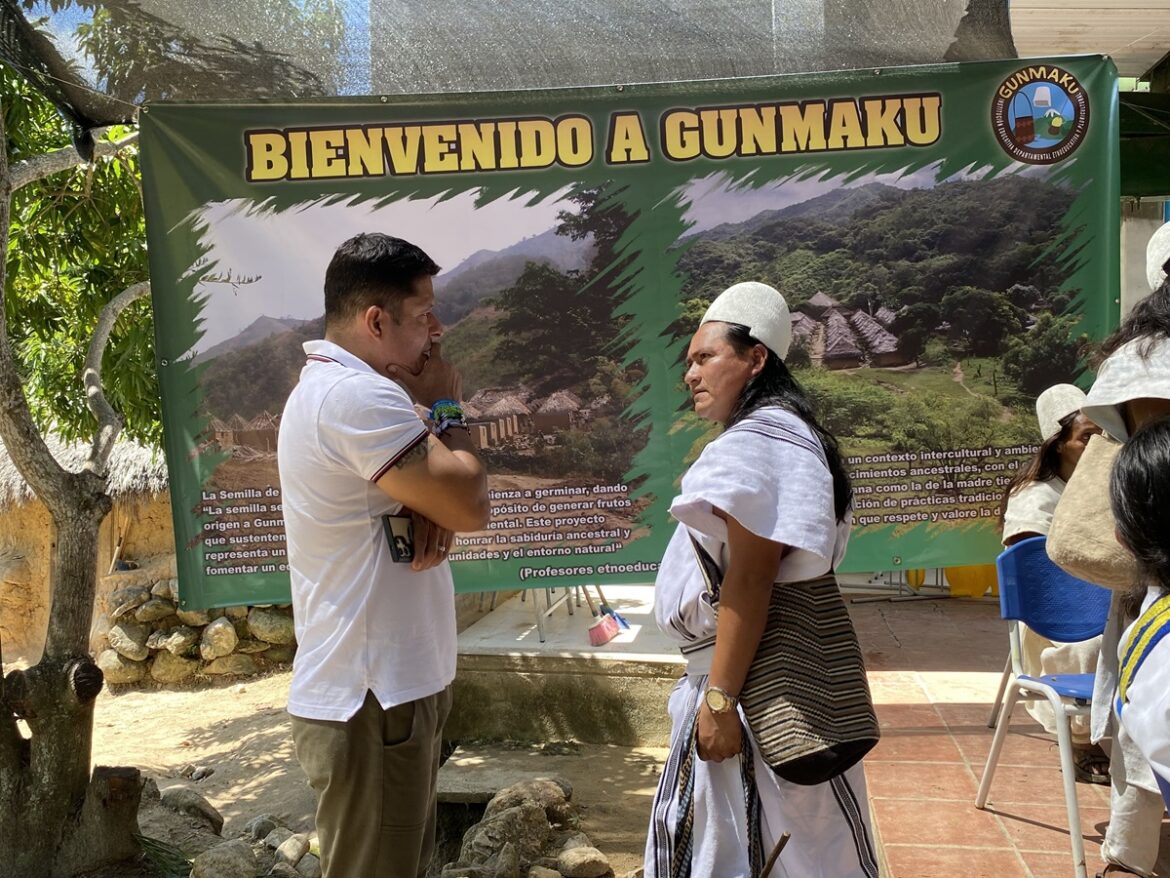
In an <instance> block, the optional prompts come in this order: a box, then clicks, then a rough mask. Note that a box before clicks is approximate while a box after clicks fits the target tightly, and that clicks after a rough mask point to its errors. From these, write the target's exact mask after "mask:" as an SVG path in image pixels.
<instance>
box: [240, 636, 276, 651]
mask: <svg viewBox="0 0 1170 878" xmlns="http://www.w3.org/2000/svg"><path fill="white" fill-rule="evenodd" d="M270 646H272V644H271V643H265V642H264V641H263V640H253V639H252V638H250V637H248V638H243V639H241V640H240V642H239V643H237V644H236V652H239V653H243V654H244V655H255V654H256V653H258V652H264V650H266V649H268V648H269V647H270Z"/></svg>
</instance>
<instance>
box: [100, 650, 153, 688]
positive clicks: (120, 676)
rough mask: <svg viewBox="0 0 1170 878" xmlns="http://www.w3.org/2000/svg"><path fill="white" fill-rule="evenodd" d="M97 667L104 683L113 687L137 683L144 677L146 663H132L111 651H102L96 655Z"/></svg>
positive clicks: (130, 660)
mask: <svg viewBox="0 0 1170 878" xmlns="http://www.w3.org/2000/svg"><path fill="white" fill-rule="evenodd" d="M97 666H98V667H99V668H101V669H102V674H104V675H105V678H106V682H107V683H110V684H113V685H117V684H119V683H137V682H138V681H139V680H141V679H142V678H143V677H145V676H146V662H136V661H133V660H132V659H128V658H126V656H124V655H120V654H119V653H118V652H117V651H116V650H113V649H103V650H102V651H101V653H99V654H98V657H97Z"/></svg>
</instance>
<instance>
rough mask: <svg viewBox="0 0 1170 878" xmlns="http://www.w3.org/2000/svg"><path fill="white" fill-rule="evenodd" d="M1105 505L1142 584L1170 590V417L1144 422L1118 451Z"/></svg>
mask: <svg viewBox="0 0 1170 878" xmlns="http://www.w3.org/2000/svg"><path fill="white" fill-rule="evenodd" d="M1109 503H1110V505H1111V506H1112V508H1113V518H1114V520H1115V521H1116V522H1117V532H1118V534H1119V535H1120V536H1121V541H1122V542H1123V543H1124V544H1125V545H1126V546H1127V547H1128V548H1129V550H1130V551H1131V552H1132V553H1133V556H1134V558H1136V559H1137V563H1138V567H1139V569H1140V570H1141V572H1142V578H1143V579H1144V580H1145V581H1144V582H1143V583H1142V584H1143V585H1155V586H1159V587H1161V588H1162V589H1163V590H1170V516H1167V514H1166V510H1167V509H1170V417H1163V418H1158V419H1156V420H1153V421H1150V422H1149V423H1147V424H1145V425H1144V426H1142V427H1141V428H1140V429H1139V430H1137V431H1136V432H1135V433H1134V434H1133V435H1132V436H1131V437H1130V438H1129V441H1128V442H1126V443H1125V445H1123V446H1122V448H1121V450H1120V451H1119V452H1118V453H1117V459H1116V461H1115V462H1114V464H1113V475H1112V477H1111V478H1110V480H1109Z"/></svg>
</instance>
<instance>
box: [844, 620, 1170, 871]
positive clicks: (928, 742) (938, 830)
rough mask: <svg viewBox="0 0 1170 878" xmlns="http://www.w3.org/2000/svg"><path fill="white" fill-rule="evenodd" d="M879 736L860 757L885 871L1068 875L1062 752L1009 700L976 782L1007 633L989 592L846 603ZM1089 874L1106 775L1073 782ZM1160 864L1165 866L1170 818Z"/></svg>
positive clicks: (1102, 819)
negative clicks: (1012, 709) (995, 758)
mask: <svg viewBox="0 0 1170 878" xmlns="http://www.w3.org/2000/svg"><path fill="white" fill-rule="evenodd" d="M853 612H854V616H855V621H856V623H857V627H858V631H859V635H860V637H861V640H862V646H863V648H864V649H865V652H866V657H867V661H868V663H869V668H870V672H871V677H872V679H873V694H874V700H875V702H876V703H877V709H878V718H879V720H880V721H881V725H882V735H883V737H882V741H881V743H880V744H879V745H878V747H877V748H876V749H875V750H874V752H873V753H872V754H871V755H870V756H869V757H868V758H867V760H866V776H867V778H868V783H869V795H870V800H871V802H872V805H873V814H874V819H875V822H876V826H875V833H876V834H877V836H878V838H879V839H880V841H881V845H882V849H883V853H884V859H885V866H886V871H885V872H884V873H883V874H885V875H888V876H889V878H951V876H957V878H982V876H987V878H1050V876H1051V878H1070V876H1072V875H1073V867H1072V855H1071V850H1070V846H1069V837H1068V828H1067V816H1066V812H1065V808H1064V793H1063V787H1062V785H1061V777H1060V766H1059V754H1058V752H1057V748H1056V742H1055V739H1053V738H1050V737H1049V736H1048V735H1046V734H1044V732H1043V730H1042V729H1041V728H1040V726H1039V725H1037V724H1035V723H1034V722H1032V721H1031V718H1030V717H1029V716H1028V715H1027V713H1025V712H1024V710H1023V708H1022V707H1017V709H1016V713H1015V716H1014V721H1013V723H1012V726H1011V730H1010V733H1009V736H1008V738H1007V740H1006V742H1005V743H1004V749H1003V752H1002V754H1001V756H1000V763H999V768H998V770H997V771H996V775H995V780H994V781H993V783H992V786H991V794H990V797H989V800H988V808H987V810H985V811H978V810H976V808H975V804H974V803H975V792H976V789H977V787H978V784H979V778H980V777H981V775H982V773H983V765H984V762H985V760H986V758H987V752H988V749H989V748H990V746H991V735H992V732H991V729H989V728H987V718H988V714H989V712H990V706H991V702H992V700H993V698H994V697H995V690H996V686H997V685H998V682H999V673H1000V671H1001V670H1002V668H1003V661H1004V658H1005V655H1006V648H1007V636H1006V628H1005V627H1004V624H1003V623H1002V622H1001V621H1000V620H999V615H998V606H997V605H996V603H995V602H993V601H954V600H946V601H922V602H906V603H897V602H896V603H882V604H859V605H854V607H853ZM1077 792H1078V800H1079V803H1080V808H1081V834H1082V837H1083V838H1084V840H1085V856H1086V863H1087V865H1088V869H1089V875H1090V876H1092V875H1093V874H1094V872H1095V871H1096V870H1098V869H1100V868H1101V859H1100V847H1101V841H1102V839H1103V837H1104V832H1105V827H1106V824H1107V823H1108V820H1109V789H1108V787H1099V786H1090V785H1086V784H1078V785H1077ZM1162 827H1163V829H1162V851H1163V854H1162V860H1161V861H1160V863H1159V875H1162V876H1170V821H1166V822H1163V824H1162Z"/></svg>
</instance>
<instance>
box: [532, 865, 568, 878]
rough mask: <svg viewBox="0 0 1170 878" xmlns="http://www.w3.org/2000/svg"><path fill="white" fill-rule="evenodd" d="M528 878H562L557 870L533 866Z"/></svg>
mask: <svg viewBox="0 0 1170 878" xmlns="http://www.w3.org/2000/svg"><path fill="white" fill-rule="evenodd" d="M528 878H562V876H561V873H560V872H558V871H557V870H556V869H546V868H545V867H544V866H533V867H532V868H531V869H529V870H528Z"/></svg>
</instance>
